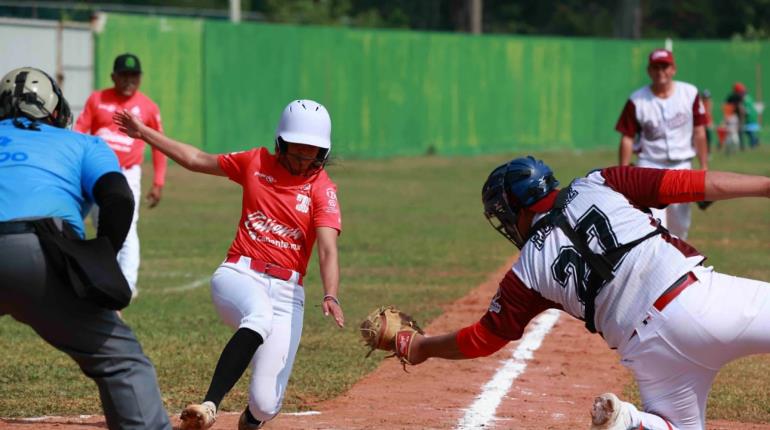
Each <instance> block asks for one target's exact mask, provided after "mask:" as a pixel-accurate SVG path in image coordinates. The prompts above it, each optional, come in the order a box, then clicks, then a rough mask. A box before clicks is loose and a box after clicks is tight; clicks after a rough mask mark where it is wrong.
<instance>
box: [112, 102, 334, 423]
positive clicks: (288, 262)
mask: <svg viewBox="0 0 770 430" xmlns="http://www.w3.org/2000/svg"><path fill="white" fill-rule="evenodd" d="M115 121H116V123H118V124H120V126H121V131H124V132H125V133H126V134H128V135H129V136H131V137H134V138H137V139H143V140H144V141H145V142H147V143H149V144H150V145H152V146H153V147H154V148H157V149H159V150H161V151H163V152H164V153H165V154H166V155H168V156H169V157H171V158H172V159H173V160H174V161H176V162H178V163H179V164H180V165H181V166H183V167H185V168H187V169H189V170H192V171H196V172H201V173H208V174H211V175H218V176H227V177H228V178H230V179H231V180H232V181H234V182H236V183H238V184H239V185H241V186H242V187H243V207H242V213H241V219H240V222H239V223H238V229H237V233H236V236H235V240H234V241H233V243H232V245H231V246H230V249H229V250H228V252H227V257H226V258H225V261H224V262H223V263H222V264H221V265H220V266H219V268H218V269H217V270H216V272H214V276H213V277H212V278H211V298H212V300H213V302H214V306H215V307H216V309H217V312H218V313H219V315H220V317H221V318H222V319H223V320H224V322H225V323H226V324H228V325H230V326H231V327H233V329H235V330H236V332H235V334H234V335H233V337H232V338H231V339H230V341H229V342H228V343H227V345H226V346H225V347H224V350H223V351H222V354H221V355H220V358H219V361H218V363H217V366H216V369H215V370H214V376H213V377H212V380H211V384H210V386H209V389H208V392H207V393H206V395H205V396H204V398H203V402H202V403H201V404H192V405H189V406H188V407H186V408H185V410H184V411H182V415H181V420H182V423H181V427H180V428H181V429H182V430H197V429H207V428H209V427H211V426H212V425H213V424H214V421H215V420H216V414H217V409H218V407H219V404H220V402H221V401H222V399H223V398H224V396H225V395H226V394H227V392H229V391H230V389H231V388H232V387H233V385H235V383H236V382H237V381H238V379H240V377H241V376H242V375H243V372H244V371H245V370H246V367H247V366H248V365H249V362H251V365H252V374H251V381H250V384H249V404H248V406H247V407H246V408H245V410H244V411H243V413H242V414H241V417H240V420H239V422H238V429H239V430H250V429H257V428H260V427H261V426H262V424H263V423H264V422H265V421H269V420H271V419H272V418H273V417H275V416H276V415H277V414H278V412H279V411H280V409H281V404H282V402H283V397H284V394H285V393H286V385H287V384H288V382H289V376H290V375H291V370H292V365H293V364H294V358H295V356H296V353H297V348H298V346H299V341H300V336H301V334H302V318H303V312H304V308H305V289H304V287H303V282H302V278H303V277H304V275H305V272H306V269H307V264H308V260H309V259H310V255H311V254H312V251H313V246H314V245H315V244H316V242H317V243H318V262H319V268H320V272H321V280H322V282H323V287H324V297H323V300H322V304H321V308H322V310H323V312H324V314H325V315H332V316H333V317H334V320H335V322H336V323H337V325H338V326H339V327H343V325H344V316H343V313H342V308H341V307H340V303H339V301H338V299H337V291H338V288H339V264H338V258H337V236H338V234H339V233H340V231H341V229H342V227H341V223H342V221H341V215H340V214H341V212H340V206H339V203H338V201H337V192H336V191H337V187H336V185H335V184H334V182H332V180H331V179H330V178H329V176H328V175H327V174H326V171H325V170H324V168H323V167H324V164H325V163H326V160H327V157H328V155H329V152H330V150H331V119H330V117H329V113H328V112H327V111H326V108H325V107H323V106H322V105H320V104H318V103H316V102H314V101H311V100H296V101H294V102H291V103H290V104H289V105H288V106H286V109H284V111H283V114H282V115H281V120H280V123H279V124H278V128H277V130H276V134H275V139H276V140H275V152H276V153H275V154H271V153H270V152H269V151H268V150H267V149H266V148H254V149H251V150H248V151H241V152H234V153H230V154H221V155H214V154H208V153H205V152H203V151H201V150H199V149H198V148H195V147H193V146H190V145H187V144H185V143H182V142H177V141H174V140H172V139H170V138H168V137H166V136H164V135H162V134H161V133H159V132H158V131H156V130H153V129H152V128H150V127H148V126H147V125H145V124H144V123H142V121H141V120H140V119H139V118H137V117H135V116H133V115H131V113H130V112H128V111H122V112H120V113H117V114H116V115H115Z"/></svg>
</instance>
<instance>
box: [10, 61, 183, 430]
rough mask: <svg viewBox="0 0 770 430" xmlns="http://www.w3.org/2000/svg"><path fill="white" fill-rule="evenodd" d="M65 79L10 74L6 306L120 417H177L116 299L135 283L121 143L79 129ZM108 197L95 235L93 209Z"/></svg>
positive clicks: (124, 422) (117, 425) (125, 421)
mask: <svg viewBox="0 0 770 430" xmlns="http://www.w3.org/2000/svg"><path fill="white" fill-rule="evenodd" d="M71 120H72V116H71V113H70V110H69V107H68V105H67V101H66V100H65V99H64V97H63V96H62V94H61V90H60V89H59V87H58V86H57V85H56V83H55V82H54V81H53V79H51V77H50V76H48V75H47V74H46V73H45V72H43V71H41V70H38V69H34V68H29V67H25V68H21V69H16V70H13V71H11V72H9V73H8V74H6V75H5V76H4V77H3V78H2V81H0V316H2V315H4V314H9V315H11V316H12V317H13V318H15V319H16V320H18V321H19V322H21V323H24V324H27V325H29V326H30V327H32V328H33V329H34V330H35V332H37V334H38V335H40V337H42V338H43V339H44V340H45V341H46V342H48V343H49V344H51V345H52V346H54V347H55V348H57V349H59V350H61V351H63V352H64V353H66V354H68V355H69V356H70V357H72V359H73V360H75V362H77V364H78V365H79V366H80V368H81V370H82V371H83V373H85V375H86V376H88V377H89V378H91V379H93V380H94V382H96V385H97V386H98V387H99V394H100V397H101V401H102V408H103V409H104V414H105V416H106V420H107V426H108V427H109V428H110V429H171V425H170V424H169V420H168V415H167V413H166V411H165V409H164V408H163V403H162V401H161V397H160V390H159V389H158V382H157V377H156V374H155V369H154V367H153V365H152V363H151V362H150V360H149V359H148V358H147V356H146V355H145V354H144V353H143V352H142V348H141V346H140V345H139V342H138V341H137V340H136V337H135V336H134V333H133V332H132V331H131V329H130V328H129V327H128V326H127V325H126V324H124V323H123V321H122V320H121V319H120V318H118V316H117V314H116V312H115V309H120V308H121V307H124V306H125V305H126V304H128V301H129V300H130V294H131V293H130V290H128V284H127V283H126V281H125V279H124V278H123V277H122V275H120V270H119V267H117V262H116V260H115V255H116V253H117V251H118V250H119V249H120V247H121V246H122V244H123V240H124V239H125V237H126V234H127V232H128V229H129V226H130V224H131V217H132V216H133V213H134V211H133V208H134V201H133V197H132V194H131V190H130V189H129V186H128V183H126V179H125V177H124V176H123V175H122V174H121V173H120V168H119V167H118V160H117V158H116V157H115V154H114V153H113V152H112V150H110V148H109V147H108V146H107V145H106V144H105V143H104V141H102V140H101V139H100V138H97V137H93V136H87V135H84V134H80V133H76V132H73V131H69V130H67V129H66V128H67V127H68V126H69V124H70V123H71ZM93 203H96V204H98V205H99V207H100V209H101V210H100V213H99V229H98V232H97V237H96V239H92V240H90V241H87V240H84V239H85V233H84V228H83V216H84V215H85V214H86V213H87V212H88V209H89V207H90V206H91V205H92V204H93Z"/></svg>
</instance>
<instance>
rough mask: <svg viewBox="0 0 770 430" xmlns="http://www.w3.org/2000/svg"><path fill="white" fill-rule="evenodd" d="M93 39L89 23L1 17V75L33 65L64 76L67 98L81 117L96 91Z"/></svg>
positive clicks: (63, 85) (76, 113)
mask: <svg viewBox="0 0 770 430" xmlns="http://www.w3.org/2000/svg"><path fill="white" fill-rule="evenodd" d="M93 40H94V39H93V35H92V33H91V28H90V26H88V25H86V24H79V23H63V24H62V25H61V26H60V24H59V22H58V21H44V20H27V19H13V18H0V76H2V75H4V74H5V73H7V72H9V71H11V70H13V69H15V68H18V67H25V66H32V67H36V68H39V69H42V70H44V71H45V72H46V73H48V74H49V75H51V76H52V77H54V78H57V77H59V76H60V77H62V78H63V82H62V83H61V87H62V91H63V92H64V97H65V98H66V99H67V101H68V102H69V104H70V107H71V108H72V111H73V115H74V116H73V118H77V117H78V115H79V114H80V112H81V111H82V110H83V106H84V105H85V102H86V99H87V98H88V95H89V94H90V93H91V91H92V90H93V85H94V42H93Z"/></svg>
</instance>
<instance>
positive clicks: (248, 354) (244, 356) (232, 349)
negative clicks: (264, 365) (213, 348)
mask: <svg viewBox="0 0 770 430" xmlns="http://www.w3.org/2000/svg"><path fill="white" fill-rule="evenodd" d="M262 342H263V340H262V336H260V335H259V333H257V332H255V331H254V330H251V329H248V328H243V327H241V328H239V329H238V331H236V332H235V334H234V335H233V337H231V338H230V341H229V342H227V345H225V349H223V350H222V355H220V356H219V362H217V368H216V369H215V370H214V377H212V378H211V384H210V385H209V391H208V392H207V393H206V397H205V398H204V399H203V401H204V402H213V403H214V404H215V405H216V407H217V409H219V404H220V403H221V402H222V399H223V398H224V397H225V394H227V393H228V391H230V390H231V389H232V388H233V386H234V385H235V383H236V382H238V380H239V379H241V376H242V375H243V372H245V371H246V367H247V366H248V365H249V362H250V361H251V358H252V357H253V356H254V353H255V352H256V351H257V348H259V345H262Z"/></svg>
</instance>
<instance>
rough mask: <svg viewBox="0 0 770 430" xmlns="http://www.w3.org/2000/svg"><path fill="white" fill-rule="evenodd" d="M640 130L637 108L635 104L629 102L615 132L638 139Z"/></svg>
mask: <svg viewBox="0 0 770 430" xmlns="http://www.w3.org/2000/svg"><path fill="white" fill-rule="evenodd" d="M640 128H641V127H640V126H639V121H637V120H636V106H634V102H632V101H631V100H628V101H627V102H626V105H625V106H623V111H622V112H621V113H620V118H618V122H617V124H615V130H617V131H619V132H621V133H623V136H628V137H636V134H637V133H639V130H640Z"/></svg>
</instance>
